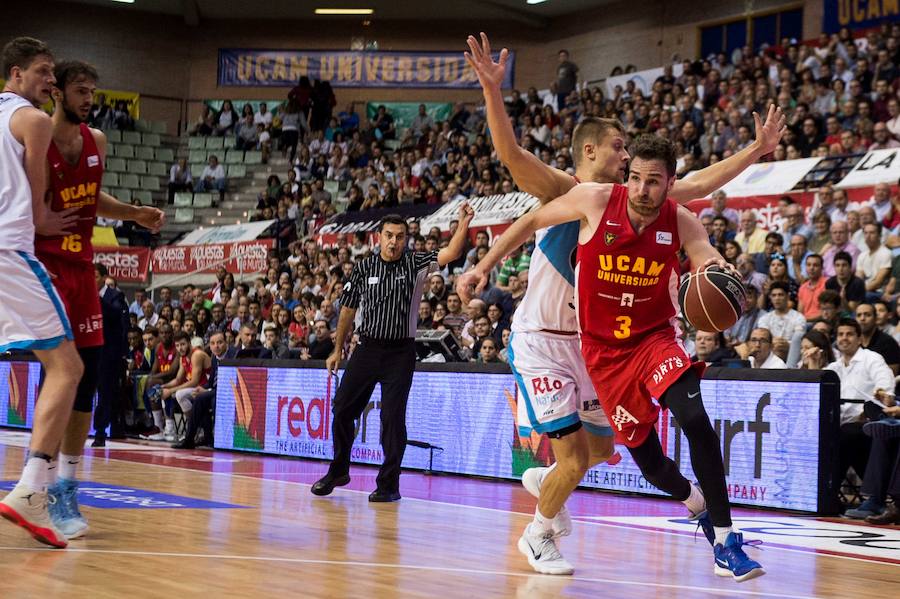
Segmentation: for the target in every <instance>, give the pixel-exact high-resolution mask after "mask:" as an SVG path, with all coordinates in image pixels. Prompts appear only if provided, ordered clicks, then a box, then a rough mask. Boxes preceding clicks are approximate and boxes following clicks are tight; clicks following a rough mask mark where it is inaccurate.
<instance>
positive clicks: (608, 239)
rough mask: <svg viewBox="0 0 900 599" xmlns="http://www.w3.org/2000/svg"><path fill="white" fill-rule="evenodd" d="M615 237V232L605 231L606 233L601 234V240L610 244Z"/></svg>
mask: <svg viewBox="0 0 900 599" xmlns="http://www.w3.org/2000/svg"><path fill="white" fill-rule="evenodd" d="M616 237H618V235H616V234H615V233H610V232H609V231H606V234H605V235H604V236H603V240H604V241H606V245H612V244H613V242H614V241H615V240H616Z"/></svg>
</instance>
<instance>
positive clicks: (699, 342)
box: [691, 331, 737, 365]
mask: <svg viewBox="0 0 900 599" xmlns="http://www.w3.org/2000/svg"><path fill="white" fill-rule="evenodd" d="M723 339H724V338H723V336H722V334H721V333H713V332H710V331H697V333H696V334H695V336H694V349H695V351H696V352H697V353H696V355H694V356H692V357H691V361H692V362H706V363H708V364H713V365H716V364H720V363H721V362H722V360H728V359H733V358H736V357H737V355H736V354H735V353H734V351H733V350H732V349H731V348H729V347H726V346H725V345H724V344H723V343H722V341H723Z"/></svg>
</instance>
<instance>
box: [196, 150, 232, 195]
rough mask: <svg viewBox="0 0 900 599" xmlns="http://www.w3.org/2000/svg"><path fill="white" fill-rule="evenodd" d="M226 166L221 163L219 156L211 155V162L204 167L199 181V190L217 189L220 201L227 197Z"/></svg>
mask: <svg viewBox="0 0 900 599" xmlns="http://www.w3.org/2000/svg"><path fill="white" fill-rule="evenodd" d="M225 187H226V182H225V167H223V166H222V165H221V164H219V158H218V156H216V155H215V154H213V155H211V156H210V157H209V164H207V165H206V166H205V167H204V168H203V172H202V173H201V174H200V180H199V181H198V182H197V191H200V192H206V191H212V190H214V189H215V190H217V191H218V192H219V201H220V202H221V201H222V200H223V199H225Z"/></svg>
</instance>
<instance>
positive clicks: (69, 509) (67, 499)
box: [63, 487, 81, 518]
mask: <svg viewBox="0 0 900 599" xmlns="http://www.w3.org/2000/svg"><path fill="white" fill-rule="evenodd" d="M63 505H65V506H66V515H67V516H69V517H70V518H81V511H80V510H79V509H78V500H77V489H76V488H75V487H70V488H68V489H66V490H65V492H64V495H63Z"/></svg>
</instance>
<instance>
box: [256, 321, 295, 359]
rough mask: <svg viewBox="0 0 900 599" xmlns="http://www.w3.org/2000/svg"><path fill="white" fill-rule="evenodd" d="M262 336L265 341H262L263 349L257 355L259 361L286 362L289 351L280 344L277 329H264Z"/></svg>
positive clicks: (271, 327)
mask: <svg viewBox="0 0 900 599" xmlns="http://www.w3.org/2000/svg"><path fill="white" fill-rule="evenodd" d="M263 334H264V335H265V341H263V349H262V351H261V352H260V353H259V357H260V359H261V360H286V359H288V358H289V357H290V355H291V350H289V349H288V347H287V346H286V345H285V344H284V343H282V342H281V335H280V332H279V330H278V327H275V326H269V327H266V330H265V331H264V333H263Z"/></svg>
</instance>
